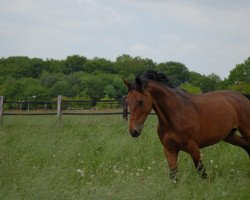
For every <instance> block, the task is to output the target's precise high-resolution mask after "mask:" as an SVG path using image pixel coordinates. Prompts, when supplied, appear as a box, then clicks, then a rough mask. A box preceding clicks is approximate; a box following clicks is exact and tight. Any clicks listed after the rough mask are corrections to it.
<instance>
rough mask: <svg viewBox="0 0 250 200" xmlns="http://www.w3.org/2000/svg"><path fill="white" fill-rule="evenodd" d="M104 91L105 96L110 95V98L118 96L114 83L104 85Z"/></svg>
mask: <svg viewBox="0 0 250 200" xmlns="http://www.w3.org/2000/svg"><path fill="white" fill-rule="evenodd" d="M104 93H105V96H107V97H109V98H115V97H116V92H115V88H114V86H113V85H106V86H105V87H104Z"/></svg>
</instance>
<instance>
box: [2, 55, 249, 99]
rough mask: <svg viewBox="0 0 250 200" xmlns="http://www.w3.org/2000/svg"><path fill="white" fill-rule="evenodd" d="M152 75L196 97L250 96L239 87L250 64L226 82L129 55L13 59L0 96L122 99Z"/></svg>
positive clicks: (4, 72) (5, 63) (240, 66)
mask: <svg viewBox="0 0 250 200" xmlns="http://www.w3.org/2000/svg"><path fill="white" fill-rule="evenodd" d="M149 69H151V70H157V71H161V72H164V73H165V74H166V75H167V76H168V77H169V78H170V79H171V80H172V81H173V83H174V84H175V85H177V86H179V85H183V84H184V87H187V89H186V90H190V92H191V93H197V92H200V90H201V91H202V92H209V91H214V90H218V89H236V90H239V91H248V90H247V89H241V87H242V86H239V85H242V84H244V83H249V82H250V78H249V77H250V58H248V59H247V60H246V61H245V62H244V63H242V64H238V65H236V67H235V68H234V69H233V70H232V71H231V72H230V75H229V77H228V78H227V79H225V80H224V81H222V80H221V79H220V77H219V76H217V75H216V74H210V75H208V76H205V75H202V74H199V73H196V72H191V71H189V70H188V68H187V67H186V66H185V65H184V64H182V63H179V62H173V61H170V62H163V63H159V64H157V63H155V62H154V61H152V60H151V59H148V58H141V57H132V56H130V55H126V54H124V55H121V56H118V57H117V58H116V60H115V61H110V60H107V59H105V58H98V57H95V58H93V59H88V58H86V57H85V56H79V55H72V56H68V57H67V58H66V59H65V60H53V59H47V60H42V59H39V58H29V57H23V56H16V57H14V56H13V57H8V58H0V95H4V96H5V97H6V99H7V100H8V99H9V100H11V99H12V100H26V99H28V98H29V97H30V96H37V98H39V100H43V99H46V100H51V99H53V98H55V97H56V96H57V95H58V94H60V95H64V96H66V97H68V98H72V99H73V98H76V97H81V98H86V99H89V98H90V99H92V100H99V99H102V98H104V97H109V98H114V99H120V98H122V97H123V96H124V95H125V94H126V93H127V89H126V87H125V86H124V83H123V81H122V78H125V79H127V80H129V81H134V78H135V76H136V75H137V74H139V73H143V72H145V71H146V70H149ZM234 85H235V86H234ZM244 87H245V86H244Z"/></svg>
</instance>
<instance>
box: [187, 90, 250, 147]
mask: <svg viewBox="0 0 250 200" xmlns="http://www.w3.org/2000/svg"><path fill="white" fill-rule="evenodd" d="M192 99H193V102H194V103H195V105H196V110H197V114H198V116H199V122H200V145H201V146H206V145H207V144H213V143H215V140H216V135H217V136H219V135H220V137H221V138H224V137H226V136H227V135H228V134H229V133H230V132H231V130H232V129H235V128H236V129H237V128H238V126H239V123H246V120H247V118H248V121H249V122H250V101H249V100H248V99H247V98H245V97H244V96H243V95H241V94H240V93H238V92H234V91H216V92H209V93H204V94H200V95H194V96H192ZM240 120H241V121H240ZM244 120H245V122H243V121H244ZM249 124H250V123H249Z"/></svg>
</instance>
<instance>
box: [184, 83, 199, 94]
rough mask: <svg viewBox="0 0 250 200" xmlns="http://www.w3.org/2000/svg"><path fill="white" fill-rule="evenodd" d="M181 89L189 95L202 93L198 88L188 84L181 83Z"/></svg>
mask: <svg viewBox="0 0 250 200" xmlns="http://www.w3.org/2000/svg"><path fill="white" fill-rule="evenodd" d="M181 88H183V89H184V90H186V91H187V92H188V93H190V94H200V93H202V91H201V89H200V88H199V87H197V86H194V85H192V84H190V83H182V84H181Z"/></svg>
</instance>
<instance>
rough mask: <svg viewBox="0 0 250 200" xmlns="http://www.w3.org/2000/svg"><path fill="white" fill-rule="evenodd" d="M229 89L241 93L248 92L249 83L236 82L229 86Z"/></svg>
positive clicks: (249, 91) (249, 90)
mask: <svg viewBox="0 0 250 200" xmlns="http://www.w3.org/2000/svg"><path fill="white" fill-rule="evenodd" d="M229 89H230V90H236V91H238V92H240V93H243V94H250V83H238V84H235V85H232V86H230V87H229Z"/></svg>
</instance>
